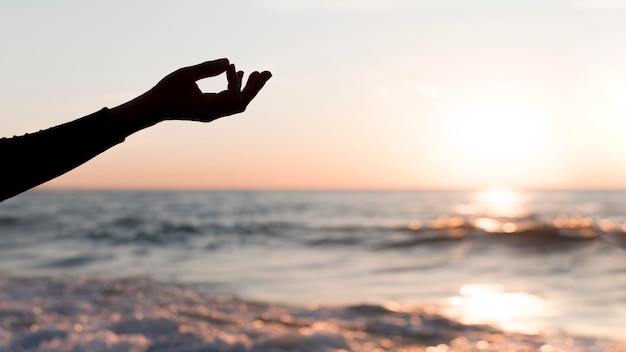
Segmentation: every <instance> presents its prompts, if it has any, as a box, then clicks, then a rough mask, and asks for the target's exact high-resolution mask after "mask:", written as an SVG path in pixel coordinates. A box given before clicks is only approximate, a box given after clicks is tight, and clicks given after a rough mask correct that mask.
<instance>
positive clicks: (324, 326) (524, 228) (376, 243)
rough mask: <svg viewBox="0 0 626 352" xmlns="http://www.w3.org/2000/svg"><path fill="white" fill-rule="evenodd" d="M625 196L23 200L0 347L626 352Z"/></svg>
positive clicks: (0, 257)
mask: <svg viewBox="0 0 626 352" xmlns="http://www.w3.org/2000/svg"><path fill="white" fill-rule="evenodd" d="M624 248H626V192H622V191H511V190H490V191H481V192H474V191H41V190H39V191H37V190H36V191H31V192H27V193H25V194H22V195H20V196H18V197H15V198H13V199H10V200H7V201H5V202H3V203H0V351H110V350H114V351H342V350H343V351H377V350H378V351H387V350H389V351H430V352H433V351H502V350H511V351H543V352H545V351H626V249H624Z"/></svg>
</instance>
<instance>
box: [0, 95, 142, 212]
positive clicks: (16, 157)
mask: <svg viewBox="0 0 626 352" xmlns="http://www.w3.org/2000/svg"><path fill="white" fill-rule="evenodd" d="M112 116H113V117H114V116H116V113H111V111H109V109H106V108H105V109H102V110H100V111H98V112H96V113H94V114H91V115H88V116H85V117H83V118H80V119H78V120H75V121H72V122H69V123H66V124H63V125H59V126H56V127H52V128H50V129H47V130H43V131H39V132H37V133H33V134H26V135H24V136H19V137H13V138H3V139H0V163H2V172H1V173H0V175H1V176H0V179H1V182H0V201H2V200H5V199H7V198H10V197H12V196H14V195H17V194H19V193H22V192H24V191H26V190H28V189H30V188H32V187H35V186H37V185H40V184H42V183H44V182H46V181H49V180H51V179H53V178H55V177H57V176H59V175H62V174H64V173H65V172H67V171H69V170H71V169H73V168H75V167H77V166H79V165H81V164H83V163H84V162H86V161H88V160H89V159H91V158H93V157H94V156H96V155H98V154H100V153H102V152H103V151H105V150H107V149H109V148H110V147H112V146H114V145H116V144H118V143H121V142H122V141H124V138H125V137H126V136H128V135H129V134H130V133H132V132H129V131H130V128H129V127H128V124H126V125H124V124H121V123H120V122H117V121H114V119H112V118H111V117H112Z"/></svg>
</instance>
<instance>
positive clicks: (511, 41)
mask: <svg viewBox="0 0 626 352" xmlns="http://www.w3.org/2000/svg"><path fill="white" fill-rule="evenodd" d="M0 44H1V45H2V55H0V64H1V65H0V77H1V78H0V131H2V133H1V135H2V136H6V137H10V136H13V135H19V134H23V133H26V132H34V131H37V130H39V129H44V128H48V127H51V126H53V125H56V124H60V123H63V122H66V121H69V120H72V119H75V118H78V117H81V116H84V115H87V114H89V113H91V112H94V111H97V110H99V109H100V108H102V107H104V106H107V107H114V106H117V105H119V104H121V103H124V102H125V101H127V100H130V99H132V98H134V97H135V96H137V95H139V94H141V93H143V92H144V91H146V90H148V89H150V88H151V87H152V86H153V85H154V84H155V83H156V82H158V81H159V80H160V79H161V78H162V77H163V76H164V75H166V74H168V73H170V72H171V71H173V70H175V69H177V68H179V67H183V66H187V65H192V64H196V63H199V62H202V61H206V60H210V59H215V58H221V57H228V58H229V59H230V60H231V62H233V63H235V64H236V65H237V68H238V69H240V70H243V71H246V72H250V71H252V70H270V71H272V73H273V74H274V77H273V78H272V79H271V80H270V81H269V82H268V84H267V86H266V88H265V89H264V90H263V91H262V92H261V93H260V94H259V96H258V97H257V99H256V100H255V101H254V102H253V103H252V104H251V105H250V107H249V108H248V110H247V111H246V112H245V113H244V114H242V115H238V116H232V117H229V118H224V119H222V120H218V121H215V122H213V123H210V124H201V123H192V122H166V123H162V124H160V125H157V126H155V127H153V128H150V129H147V130H144V131H141V132H139V133H138V134H136V135H133V136H131V137H129V138H127V140H126V142H124V143H123V144H121V145H118V146H116V147H114V148H113V149H111V150H109V151H107V152H105V153H104V154H102V155H100V156H98V157H96V158H95V159H94V160H91V161H90V162H88V163H87V164H85V165H83V166H81V167H79V168H78V169H76V170H74V171H72V172H70V173H68V174H66V175H64V176H62V177H60V178H58V179H56V180H54V181H52V182H49V183H47V184H46V185H44V187H47V188H305V189H308V188H315V189H318V188H333V189H334V188H351V189H352V188H382V189H388V188H392V189H398V188H419V189H446V188H482V187H491V186H507V187H523V188H626V138H624V136H626V0H624V1H621V0H505V1H503V0H472V1H467V0H437V1H432V0H406V1H404V0H380V1H378V0H300V1H293V0H249V1H240V0H235V1H177V2H174V1H155V0H151V1H147V0H146V1H132V2H129V1H106V2H94V1H78V0H75V1H55V2H44V1H39V2H36V1H20V2H17V1H14V2H10V1H1V2H0ZM225 82H226V80H225V77H219V78H217V79H211V80H207V82H204V81H202V82H200V86H201V87H202V88H203V89H204V90H205V91H216V90H221V89H224V88H225V85H226V84H225Z"/></svg>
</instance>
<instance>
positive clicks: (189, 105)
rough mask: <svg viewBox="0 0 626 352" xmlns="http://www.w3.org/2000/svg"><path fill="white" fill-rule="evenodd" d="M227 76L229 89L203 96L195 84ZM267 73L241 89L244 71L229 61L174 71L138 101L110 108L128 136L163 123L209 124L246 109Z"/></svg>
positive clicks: (254, 75) (254, 74)
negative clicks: (125, 128) (127, 128)
mask: <svg viewBox="0 0 626 352" xmlns="http://www.w3.org/2000/svg"><path fill="white" fill-rule="evenodd" d="M224 72H225V73H226V78H227V80H228V86H227V89H226V90H224V91H221V92H218V93H203V92H202V91H201V90H200V88H199V87H198V85H197V84H196V81H198V80H201V79H203V78H208V77H214V76H218V75H220V74H222V73H224ZM270 77H272V74H271V73H270V72H268V71H263V72H261V73H259V72H258V71H254V72H252V73H251V74H250V76H249V77H248V80H247V82H246V84H245V86H244V87H243V88H242V80H243V72H242V71H239V72H237V71H236V70H235V65H232V64H230V63H229V61H228V59H219V60H214V61H207V62H204V63H201V64H198V65H195V66H189V67H185V68H181V69H179V70H176V71H174V72H173V73H171V74H169V75H167V76H165V78H163V79H162V80H161V81H160V82H159V83H157V85H156V86H154V88H152V89H150V90H149V91H148V92H146V93H145V94H143V95H141V96H139V97H138V98H136V99H134V100H132V101H130V102H128V103H126V104H124V105H121V106H118V107H117V108H114V109H111V118H112V120H113V121H115V122H118V123H123V124H125V125H127V126H128V127H129V128H131V130H129V131H128V132H129V134H130V133H132V132H134V131H136V130H139V129H142V128H145V127H148V126H151V125H153V124H155V123H157V122H160V121H164V120H193V121H202V122H210V121H213V120H215V119H218V118H220V117H223V116H228V115H232V114H236V113H240V112H242V111H244V110H245V109H246V107H247V106H248V104H249V103H250V102H251V101H252V99H254V97H255V96H256V95H257V93H258V92H259V91H260V90H261V88H263V86H264V85H265V83H266V82H267V80H269V79H270Z"/></svg>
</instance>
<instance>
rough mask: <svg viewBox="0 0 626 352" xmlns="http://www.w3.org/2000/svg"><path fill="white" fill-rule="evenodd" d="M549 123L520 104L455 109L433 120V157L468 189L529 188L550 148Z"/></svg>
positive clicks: (479, 103)
mask: <svg viewBox="0 0 626 352" xmlns="http://www.w3.org/2000/svg"><path fill="white" fill-rule="evenodd" d="M549 121H550V118H549V116H548V114H547V113H546V112H545V110H542V109H540V108H539V107H537V106H536V105H532V104H529V103H523V102H521V101H514V100H499V99H496V98H494V99H492V100H484V99H483V100H481V101H477V102H473V103H471V104H463V105H457V106H455V107H454V108H452V109H449V110H447V111H446V112H445V114H442V115H441V116H440V120H439V121H438V124H439V125H438V126H439V130H438V131H437V132H436V135H437V136H438V137H437V144H438V145H439V153H440V154H439V155H438V157H439V158H440V160H442V162H443V163H445V167H446V169H447V170H448V172H449V173H450V174H453V175H455V177H456V178H457V179H460V180H463V181H464V183H466V184H469V185H474V186H478V187H493V186H503V187H517V186H520V185H522V184H524V183H530V181H528V180H531V179H537V178H538V177H539V173H540V171H541V168H542V166H541V165H542V163H543V161H545V159H546V151H548V150H549V148H551V147H552V146H551V137H550V133H551V132H550V130H551V126H550V122H549ZM527 181H528V182H527Z"/></svg>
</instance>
